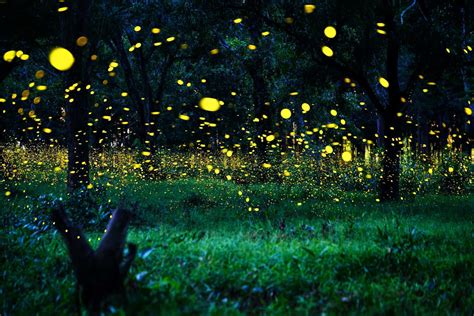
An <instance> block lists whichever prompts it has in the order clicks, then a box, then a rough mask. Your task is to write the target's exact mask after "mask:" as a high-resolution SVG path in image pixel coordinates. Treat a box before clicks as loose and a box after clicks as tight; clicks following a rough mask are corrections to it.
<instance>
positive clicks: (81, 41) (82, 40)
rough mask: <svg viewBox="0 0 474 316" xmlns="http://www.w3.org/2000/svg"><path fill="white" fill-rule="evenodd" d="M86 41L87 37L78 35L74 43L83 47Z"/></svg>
mask: <svg viewBox="0 0 474 316" xmlns="http://www.w3.org/2000/svg"><path fill="white" fill-rule="evenodd" d="M87 42H88V39H87V37H85V36H80V37H78V38H77V40H76V45H77V46H79V47H83V46H86V45H87Z"/></svg>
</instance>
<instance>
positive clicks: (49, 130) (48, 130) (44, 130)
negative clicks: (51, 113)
mask: <svg viewBox="0 0 474 316" xmlns="http://www.w3.org/2000/svg"><path fill="white" fill-rule="evenodd" d="M43 132H45V133H46V134H51V132H52V130H51V128H47V127H45V128H43Z"/></svg>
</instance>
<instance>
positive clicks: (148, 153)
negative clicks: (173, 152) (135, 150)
mask: <svg viewBox="0 0 474 316" xmlns="http://www.w3.org/2000/svg"><path fill="white" fill-rule="evenodd" d="M142 155H143V156H145V157H148V156H150V155H151V152H149V151H142Z"/></svg>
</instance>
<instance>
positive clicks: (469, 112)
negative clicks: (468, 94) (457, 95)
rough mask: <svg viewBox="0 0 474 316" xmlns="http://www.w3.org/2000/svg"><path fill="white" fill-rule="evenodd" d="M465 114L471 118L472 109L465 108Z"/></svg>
mask: <svg viewBox="0 0 474 316" xmlns="http://www.w3.org/2000/svg"><path fill="white" fill-rule="evenodd" d="M464 112H465V113H466V114H467V115H469V116H471V115H472V109H471V108H468V107H465V108H464Z"/></svg>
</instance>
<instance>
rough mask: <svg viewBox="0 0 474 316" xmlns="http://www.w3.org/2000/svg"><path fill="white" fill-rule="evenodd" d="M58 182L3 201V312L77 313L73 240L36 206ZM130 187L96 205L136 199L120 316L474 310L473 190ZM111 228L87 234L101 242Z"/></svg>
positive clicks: (196, 184) (197, 183)
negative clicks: (385, 200)
mask: <svg viewBox="0 0 474 316" xmlns="http://www.w3.org/2000/svg"><path fill="white" fill-rule="evenodd" d="M60 188H61V186H59V185H54V186H51V185H48V184H41V183H37V184H35V185H28V186H26V185H25V186H24V187H22V186H21V185H19V186H17V189H16V192H13V194H12V195H11V196H9V197H5V196H2V197H0V205H1V208H2V210H1V219H2V221H3V224H4V225H3V226H2V233H1V237H0V246H1V248H0V249H1V258H0V262H1V263H0V264H1V277H0V294H1V295H0V313H1V314H3V315H10V314H11V315H17V314H19V315H23V314H25V315H26V314H28V315H31V314H41V315H52V314H71V313H73V312H74V311H75V309H76V305H75V288H74V279H73V275H72V271H71V267H70V264H69V261H68V259H67V254H66V252H65V248H64V245H63V243H62V241H61V239H60V238H59V235H57V234H56V233H54V230H51V229H50V230H48V229H45V227H46V228H47V226H48V219H47V214H45V212H44V211H42V212H41V211H38V210H37V208H38V205H41V204H40V202H38V201H39V200H41V199H39V198H38V196H40V195H42V194H44V193H51V192H54V194H56V195H57V196H61V195H63V194H64V193H63V192H62V190H61V189H60ZM23 190H24V192H23ZM120 191H121V192H122V193H121V194H119V190H118V189H117V190H114V189H113V188H111V189H109V190H108V191H107V192H106V193H104V194H103V196H102V197H100V199H99V200H100V203H101V204H102V205H105V206H108V205H114V204H115V203H116V202H117V200H118V199H119V198H124V199H126V200H127V201H130V202H132V201H139V203H140V207H139V209H138V210H137V213H136V217H135V219H134V222H133V226H132V229H131V231H130V234H129V238H128V239H129V241H131V242H135V243H137V244H138V245H139V247H140V252H139V257H138V258H137V259H136V261H135V262H134V264H133V266H132V270H131V273H130V277H129V279H128V281H127V291H128V302H127V304H126V305H125V306H123V307H118V305H115V307H114V308H111V309H110V311H111V313H118V314H121V313H123V312H126V313H127V314H157V313H158V312H160V311H161V313H163V314H167V315H168V314H178V313H187V314H196V313H204V314H224V313H225V314H231V315H232V314H240V313H252V314H255V313H268V314H285V315H286V314H289V313H291V314H319V313H330V314H333V313H340V314H346V313H361V314H379V313H396V314H404V313H408V314H413V313H416V314H433V313H434V314H445V313H450V314H466V315H472V313H473V312H474V294H473V281H474V273H473V271H474V270H473V269H472V267H473V266H474V251H473V250H474V247H473V236H474V235H473V234H474V229H473V227H474V226H473V220H474V213H473V212H474V210H473V208H474V196H473V195H472V194H471V195H466V196H440V195H436V196H430V195H426V196H423V197H417V198H416V199H413V200H410V201H404V202H400V203H396V204H380V203H376V202H375V198H374V197H373V196H370V195H369V196H367V195H362V194H357V193H342V192H334V191H331V192H326V191H325V190H324V188H321V187H308V186H304V185H302V184H301V185H290V184H287V185H277V184H267V185H257V184H254V185H237V184H235V183H232V182H229V181H228V182H224V181H219V180H211V179H205V180H193V179H188V180H177V181H166V182H145V181H141V182H133V183H130V185H129V186H127V189H126V190H125V192H124V193H123V191H124V190H123V188H122V189H120ZM239 192H241V194H240V193H239ZM249 209H250V210H251V211H249ZM98 216H99V215H98ZM43 221H44V222H45V224H44V225H43V223H42V222H43ZM98 222H99V223H100V220H98ZM101 225H102V224H95V226H94V225H91V226H90V228H89V232H88V234H87V235H88V237H89V238H90V239H91V241H92V242H93V243H94V242H96V240H97V238H98V237H99V236H100V233H99V231H100V230H101V229H103V227H102V226H101Z"/></svg>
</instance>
